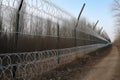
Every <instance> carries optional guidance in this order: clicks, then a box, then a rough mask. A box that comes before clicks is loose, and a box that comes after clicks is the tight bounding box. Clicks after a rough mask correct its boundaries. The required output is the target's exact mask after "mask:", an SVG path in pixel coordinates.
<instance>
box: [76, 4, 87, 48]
mask: <svg viewBox="0 0 120 80" xmlns="http://www.w3.org/2000/svg"><path fill="white" fill-rule="evenodd" d="M84 7H85V3H84V4H83V6H82V9H81V11H80V13H79V16H78V19H77V23H76V25H75V28H74V34H75V43H74V44H75V47H76V46H77V26H78V22H79V19H80V16H81V14H82V12H83V9H84Z"/></svg>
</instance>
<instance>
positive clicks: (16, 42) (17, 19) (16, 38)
mask: <svg viewBox="0 0 120 80" xmlns="http://www.w3.org/2000/svg"><path fill="white" fill-rule="evenodd" d="M22 4H23V0H21V2H20V5H19V8H18V11H17V15H16V36H15V45H16V46H15V47H16V51H17V49H18V37H19V21H20V11H21V8H22Z"/></svg>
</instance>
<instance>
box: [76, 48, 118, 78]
mask: <svg viewBox="0 0 120 80" xmlns="http://www.w3.org/2000/svg"><path fill="white" fill-rule="evenodd" d="M119 59H120V57H119V52H118V50H117V48H116V47H112V51H111V52H110V54H109V55H108V56H107V57H105V58H104V59H102V60H101V62H99V63H98V64H97V65H95V66H94V67H93V68H92V69H91V70H90V71H89V72H88V73H87V75H86V76H84V77H83V78H79V77H77V79H75V80H120V78H117V76H118V75H119V76H120V74H118V71H116V69H118V64H119V63H120V62H119ZM119 68H120V67H119ZM78 76H79V74H78ZM115 76H116V77H115Z"/></svg>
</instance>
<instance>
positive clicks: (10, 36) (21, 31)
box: [0, 0, 108, 53]
mask: <svg viewBox="0 0 120 80" xmlns="http://www.w3.org/2000/svg"><path fill="white" fill-rule="evenodd" d="M75 24H76V19H75V17H73V16H72V15H70V14H69V13H67V12H66V11H64V10H62V9H60V8H59V7H57V6H56V5H54V4H53V3H52V2H51V1H49V0H1V1H0V44H1V45H0V49H1V50H0V52H1V53H6V52H10V53H11V52H28V51H29V52H30V51H41V50H50V49H58V48H60V49H62V48H70V47H74V46H75V44H76V46H83V45H88V44H89V45H90V44H97V43H107V42H108V40H107V39H105V38H104V37H102V36H101V35H100V34H99V33H97V32H96V31H94V30H93V29H92V25H91V24H90V23H89V22H87V21H85V20H81V21H80V22H79V24H78V27H77V32H76V37H77V39H76V43H75V34H74V33H75V32H74V28H75Z"/></svg>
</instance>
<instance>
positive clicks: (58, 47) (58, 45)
mask: <svg viewBox="0 0 120 80" xmlns="http://www.w3.org/2000/svg"><path fill="white" fill-rule="evenodd" d="M59 29H60V28H59V23H57V49H58V53H57V63H58V64H59V62H60V60H59V54H60V32H59V31H60V30H59Z"/></svg>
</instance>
